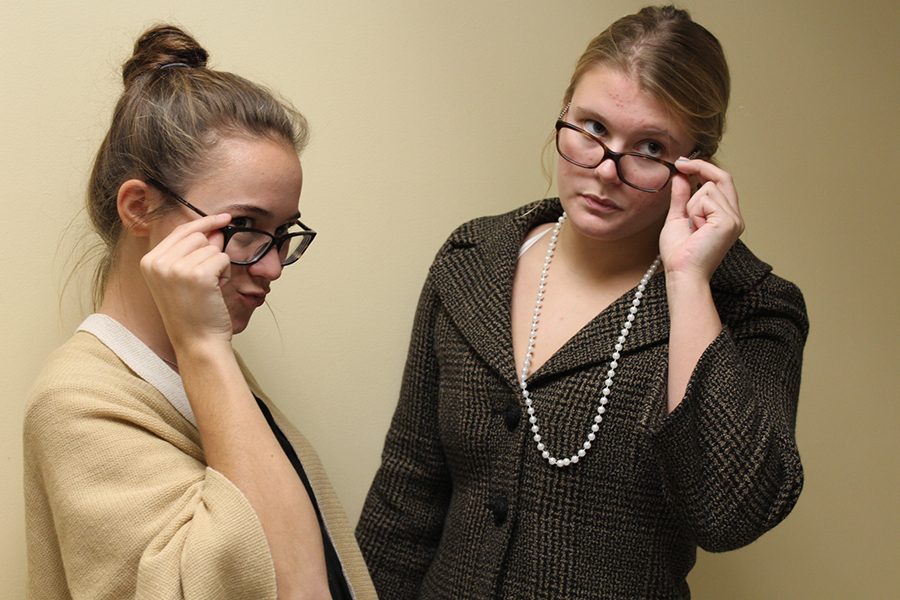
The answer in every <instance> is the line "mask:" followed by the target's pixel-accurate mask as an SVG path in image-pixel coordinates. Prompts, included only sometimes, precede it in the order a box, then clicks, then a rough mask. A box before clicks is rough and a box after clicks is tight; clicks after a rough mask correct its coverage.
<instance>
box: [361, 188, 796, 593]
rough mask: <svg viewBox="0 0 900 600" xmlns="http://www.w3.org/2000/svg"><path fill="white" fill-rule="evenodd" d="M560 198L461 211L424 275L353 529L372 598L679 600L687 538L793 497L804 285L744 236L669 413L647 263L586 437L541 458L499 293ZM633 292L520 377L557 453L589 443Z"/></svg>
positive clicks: (741, 531) (757, 518) (737, 538)
mask: <svg viewBox="0 0 900 600" xmlns="http://www.w3.org/2000/svg"><path fill="white" fill-rule="evenodd" d="M561 211H562V209H561V207H560V204H559V201H558V200H556V199H550V200H545V201H542V202H538V203H536V204H532V205H529V206H525V207H523V208H521V209H518V210H516V211H513V212H511V213H508V214H504V215H499V216H494V217H485V218H480V219H476V220H474V221H471V222H469V223H466V224H464V225H463V226H461V227H460V228H459V229H457V230H456V231H455V232H454V233H453V234H452V235H451V236H450V238H449V239H448V240H447V242H446V243H445V244H444V245H443V247H442V248H441V249H440V251H439V252H438V254H437V257H436V259H435V261H434V263H433V265H432V267H431V269H430V271H429V274H428V278H427V280H426V282H425V285H424V289H423V290H422V293H421V297H420V301H419V305H418V309H417V314H416V318H415V322H414V325H413V331H412V339H411V343H410V349H409V355H408V360H407V364H406V369H405V373H404V377H403V383H402V388H401V392H400V399H399V402H398V405H397V409H396V412H395V414H394V417H393V421H392V423H391V426H390V430H389V432H388V435H387V438H386V441H385V446H384V451H383V455H382V463H381V467H380V468H379V470H378V472H377V474H376V476H375V480H374V482H373V484H372V488H371V490H370V491H369V494H368V497H367V499H366V503H365V506H364V508H363V513H362V516H361V519H360V522H359V525H358V527H357V537H358V539H359V541H360V546H361V547H362V550H363V555H364V556H365V558H366V561H367V563H368V566H369V569H370V571H371V574H372V578H373V580H374V582H375V586H376V588H377V590H378V592H379V594H380V595H381V596H382V597H383V598H390V599H391V600H405V599H412V598H422V599H425V600H430V599H444V598H448V599H449V598H464V599H466V600H478V599H488V598H491V599H494V598H500V599H510V600H512V599H516V600H522V599H548V600H549V599H565V600H588V599H591V600H593V599H598V598H603V599H619V598H622V599H624V598H629V599H631V598H688V597H690V591H689V589H688V586H687V583H686V576H687V574H688V572H689V571H690V569H691V567H692V566H693V564H694V561H695V554H696V547H697V546H698V545H699V546H701V547H703V548H705V549H707V550H711V551H724V550H729V549H733V548H738V547H741V546H743V545H745V544H748V543H750V542H752V541H753V540H755V539H756V538H758V537H759V536H760V535H762V534H763V533H764V532H766V531H767V530H769V529H771V528H772V527H774V526H775V525H776V524H777V523H779V522H780V521H781V520H782V519H784V518H785V516H787V514H788V513H789V512H790V511H791V509H792V508H793V506H794V504H795V502H796V501H797V498H798V495H799V494H800V489H801V487H802V482H803V471H802V468H801V464H800V457H799V454H798V451H797V446H796V443H795V436H794V425H795V418H796V409H797V398H798V391H799V385H800V366H801V356H802V349H803V345H804V342H805V339H806V335H807V328H808V326H807V318H806V312H805V307H804V303H803V297H802V295H801V294H800V291H799V290H798V289H797V288H796V287H795V286H794V285H793V284H791V283H789V282H787V281H785V280H783V279H781V278H779V277H777V276H775V275H773V274H772V273H771V269H770V267H769V266H768V265H766V264H765V263H763V262H761V261H760V260H758V259H757V258H756V257H755V256H754V255H753V254H752V253H751V252H750V251H749V250H748V249H747V247H746V246H745V245H744V244H742V243H741V242H737V243H736V244H735V245H734V246H733V247H732V249H731V250H730V251H729V253H728V254H727V256H726V257H725V259H724V260H723V262H722V264H721V265H720V266H719V268H718V269H717V271H716V272H715V274H714V276H713V278H712V281H711V287H712V291H713V296H714V300H715V303H716V307H717V309H718V311H719V314H720V317H721V319H722V322H723V324H724V329H723V331H722V332H721V333H720V335H719V336H718V337H717V338H716V339H715V340H714V341H713V342H712V344H710V346H709V347H708V348H707V349H706V350H705V352H704V353H703V355H702V356H701V357H700V360H699V362H698V363H697V365H696V367H695V369H694V372H693V374H692V376H691V378H690V381H689V383H688V386H687V391H686V393H685V396H684V399H683V401H682V403H681V405H680V406H679V407H678V408H676V409H675V410H674V411H672V412H671V413H670V414H668V415H667V414H666V385H667V353H668V344H667V340H668V334H669V316H668V306H667V300H666V288H665V276H664V274H663V273H659V274H657V275H656V276H655V277H653V278H652V279H651V280H650V282H649V284H648V286H647V289H646V291H645V293H644V297H643V303H642V305H641V308H640V311H639V312H638V314H637V319H636V321H635V322H634V326H633V328H632V330H631V333H630V335H629V337H628V339H627V342H626V346H625V349H624V351H623V352H622V357H621V358H620V360H619V361H618V362H619V366H618V368H617V369H616V375H615V382H614V384H613V386H612V394H611V396H610V402H609V404H608V406H607V409H608V412H607V414H606V415H605V419H604V420H603V423H602V424H601V426H600V430H599V433H598V434H597V439H596V441H595V442H594V444H593V447H592V448H591V449H590V450H589V451H588V453H587V455H586V457H585V458H583V459H582V460H581V461H579V462H578V463H577V464H575V465H572V466H569V467H566V468H558V467H555V466H550V465H549V464H548V463H547V461H546V460H544V459H543V458H542V457H541V456H540V454H539V453H538V451H537V449H536V448H535V443H534V441H533V440H532V436H533V433H532V432H531V430H530V424H529V423H528V420H527V415H526V414H525V407H524V403H523V401H522V396H521V391H520V389H519V386H518V384H517V373H516V368H515V363H514V357H513V351H512V341H511V333H510V332H511V323H510V303H511V289H512V282H513V276H514V274H515V269H516V263H517V252H518V249H519V246H520V245H521V244H522V241H523V239H524V237H525V236H526V234H527V233H528V232H529V231H530V230H531V229H532V228H534V227H535V226H537V225H539V224H541V223H546V222H552V221H554V220H556V218H557V217H558V216H559V215H560V214H561ZM633 292H634V290H632V291H631V292H629V293H627V294H625V295H623V296H622V297H621V298H619V299H618V300H617V301H615V302H614V303H613V304H612V305H610V306H609V307H608V308H606V309H605V310H603V311H602V312H601V313H600V314H598V315H597V316H596V317H595V318H594V319H593V320H592V321H591V322H590V323H588V324H587V325H586V326H585V327H584V328H583V329H582V330H581V331H580V332H578V333H577V334H576V335H575V336H574V337H573V338H572V339H570V340H569V341H568V342H567V343H566V344H565V345H564V346H563V347H562V348H560V349H559V351H557V352H556V353H555V354H554V355H553V356H552V357H550V359H549V360H547V362H545V363H544V364H543V365H542V366H541V367H540V368H539V369H538V370H537V371H536V372H534V373H532V374H531V375H530V377H529V379H528V390H529V391H530V393H531V395H532V396H531V397H532V399H533V401H534V405H535V409H536V411H537V413H538V415H539V416H540V419H541V421H540V423H541V434H542V437H543V439H544V441H545V442H547V443H548V444H550V448H549V449H550V450H551V453H553V454H556V455H562V456H568V455H569V454H571V453H572V452H574V451H575V450H577V449H578V448H580V447H581V444H582V442H583V441H584V439H585V435H586V433H587V430H588V427H589V425H590V424H591V423H592V419H593V415H594V414H596V413H595V411H596V407H597V405H598V399H599V397H600V390H601V389H602V388H603V386H604V383H603V382H604V380H605V378H606V377H605V374H606V370H607V368H608V365H609V361H610V360H611V358H610V357H611V354H612V352H613V345H614V344H615V342H616V338H617V336H618V332H619V329H621V327H622V322H623V320H624V317H625V315H626V314H627V310H628V308H629V306H630V305H631V300H632V298H633ZM553 293H554V291H553V282H552V277H551V279H550V280H549V281H548V287H547V294H553Z"/></svg>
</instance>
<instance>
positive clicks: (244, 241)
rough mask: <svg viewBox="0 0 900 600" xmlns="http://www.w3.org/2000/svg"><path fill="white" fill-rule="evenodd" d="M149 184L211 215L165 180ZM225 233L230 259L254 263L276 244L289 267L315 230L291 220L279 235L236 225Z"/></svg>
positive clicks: (238, 262) (241, 262)
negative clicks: (174, 189)
mask: <svg viewBox="0 0 900 600" xmlns="http://www.w3.org/2000/svg"><path fill="white" fill-rule="evenodd" d="M147 183H148V184H150V185H152V186H153V187H155V188H156V189H158V190H160V191H161V192H163V193H165V194H167V195H168V196H171V197H172V198H174V199H175V200H177V201H178V202H179V203H180V204H182V205H184V206H186V207H187V208H189V209H191V210H192V211H194V212H195V213H197V214H198V215H200V216H201V217H207V216H209V215H207V214H206V213H205V212H203V211H202V210H200V209H199V208H197V207H196V206H194V205H193V204H191V203H190V202H188V201H187V200H185V199H184V198H183V197H181V196H179V195H178V194H176V193H175V192H174V191H172V190H171V189H170V188H169V187H168V186H166V185H165V184H164V183H162V182H160V181H158V180H156V179H153V178H150V177H148V178H147ZM222 235H224V236H225V240H224V242H223V245H222V251H223V252H224V253H225V254H227V255H228V258H229V259H231V264H233V265H243V266H247V265H252V264H253V263H256V262H259V261H260V260H262V257H264V256H265V255H266V254H268V253H269V250H271V249H272V247H273V246H274V247H275V249H276V250H277V251H278V258H279V260H280V261H281V266H283V267H286V266H288V265H291V264H294V263H295V262H297V261H298V260H299V259H300V257H301V256H303V253H304V252H306V249H307V248H309V245H310V244H312V241H313V240H314V239H315V237H316V232H315V231H313V230H312V229H310V228H309V227H307V226H306V225H304V224H303V223H301V222H300V221H299V220H297V221H293V222H292V223H290V224H289V225H288V226H287V230H286V231H285V232H284V233H281V234H279V235H272V234H271V233H269V232H268V231H262V230H261V229H253V228H252V227H237V226H235V225H226V226H225V227H223V228H222Z"/></svg>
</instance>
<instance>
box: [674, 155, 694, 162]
mask: <svg viewBox="0 0 900 600" xmlns="http://www.w3.org/2000/svg"><path fill="white" fill-rule="evenodd" d="M689 160H691V159H689V158H687V157H686V156H679V157H678V158H676V159H675V162H687V161H689Z"/></svg>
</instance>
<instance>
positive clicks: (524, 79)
mask: <svg viewBox="0 0 900 600" xmlns="http://www.w3.org/2000/svg"><path fill="white" fill-rule="evenodd" d="M82 4H83V5H82ZM133 4H134V5H133V6H129V5H126V4H125V3H122V2H106V1H103V2H101V1H94V2H89V3H75V2H56V3H53V2H24V1H23V2H19V1H10V0H4V1H3V2H2V4H0V56H2V60H0V85H2V90H3V91H2V94H0V127H2V128H0V164H2V169H3V170H2V173H3V176H2V178H0V197H2V203H3V208H4V210H5V216H6V217H7V219H6V220H5V223H6V229H5V230H4V232H3V236H4V239H5V245H4V247H5V248H6V251H7V253H8V254H7V256H6V257H4V263H3V267H4V271H5V273H6V274H5V276H4V277H3V282H2V285H0V313H2V314H3V315H4V325H3V331H4V333H3V336H4V343H3V344H2V347H0V352H2V357H0V380H2V381H4V382H5V386H6V390H7V393H6V395H5V401H4V402H2V403H0V428H2V429H0V461H2V464H3V477H2V480H0V515H2V516H3V517H4V518H3V519H2V522H0V538H2V539H3V540H4V543H3V544H0V596H2V597H4V598H6V597H10V598H13V597H21V595H22V590H23V586H24V569H25V558H24V534H23V523H22V511H23V508H22V489H21V488H22V486H21V471H22V464H21V447H20V446H21V433H20V432H21V417H22V409H23V405H24V401H25V396H26V391H27V389H28V387H29V385H30V382H31V380H32V379H33V377H34V376H35V374H36V372H37V370H38V368H39V366H40V364H41V362H42V359H43V357H44V356H45V355H46V354H47V353H48V352H49V351H50V350H51V349H52V348H53V347H54V346H56V345H57V344H59V343H60V342H61V341H62V340H63V339H65V338H66V337H67V336H68V335H69V332H70V331H71V330H72V328H73V327H74V326H75V325H76V324H77V322H78V321H79V320H80V318H81V316H82V315H83V314H84V308H83V307H81V306H79V303H78V299H77V297H76V296H77V295H76V294H68V295H66V296H65V297H64V299H63V302H62V304H61V305H60V304H59V301H58V300H59V294H60V290H61V284H62V282H63V280H64V278H65V275H66V273H67V270H68V269H69V264H68V258H69V257H70V255H71V254H72V252H73V250H72V248H73V244H74V243H75V242H76V241H77V239H78V236H79V235H80V234H81V233H82V232H83V231H84V221H83V215H81V214H79V212H78V211H79V209H80V203H81V198H82V190H83V188H84V185H85V181H86V178H87V172H88V169H89V164H90V160H91V158H92V154H93V152H94V150H95V149H96V147H97V145H98V143H99V140H100V138H101V136H102V135H103V132H104V129H105V127H106V125H107V123H108V119H109V113H110V107H111V105H112V103H113V102H114V100H115V98H116V96H117V95H118V93H119V91H120V87H119V81H118V77H119V70H118V68H119V65H120V64H121V62H122V61H123V60H124V59H125V58H126V57H127V56H128V54H129V51H130V46H131V43H132V42H133V40H134V38H135V36H136V35H137V34H138V33H139V32H140V31H141V30H142V29H143V28H144V27H145V26H147V25H149V24H151V23H153V22H156V21H158V20H174V21H175V22H177V23H180V24H182V25H184V26H186V27H187V28H189V29H190V30H191V31H193V32H194V33H195V35H196V36H197V37H198V38H199V40H200V41H201V43H203V44H204V45H205V46H206V47H207V49H209V50H210V52H211V54H212V61H213V64H214V65H215V66H218V67H222V68H225V69H229V70H234V71H236V72H238V73H241V74H243V75H245V76H248V77H250V78H251V79H254V80H258V81H262V82H265V83H267V84H269V85H271V86H272V87H274V88H275V89H277V90H279V91H280V92H281V93H282V94H283V95H285V96H286V97H288V98H290V99H292V100H293V101H294V102H295V103H296V105H297V106H298V107H299V108H300V109H301V110H303V112H304V113H305V114H306V115H307V117H308V118H309V120H310V121H311V123H312V126H313V132H314V137H313V142H312V145H311V147H310V148H309V150H308V152H307V154H306V156H305V158H304V167H305V171H306V182H305V188H304V193H303V200H302V208H303V213H304V217H306V218H308V222H309V223H310V224H311V225H312V226H314V227H315V228H316V229H318V230H319V231H320V237H319V239H318V241H317V242H316V244H315V246H314V247H313V249H312V250H311V251H310V253H309V254H308V255H307V257H306V258H304V260H303V262H302V263H301V264H300V265H299V266H297V267H293V268H292V269H291V271H289V272H288V273H287V274H286V275H285V277H284V278H283V280H282V281H280V282H279V283H278V285H277V287H276V288H275V289H276V290H277V291H276V293H275V294H273V296H274V298H273V299H272V300H271V308H272V312H273V313H274V318H273V316H272V315H271V314H269V313H268V312H267V311H261V312H260V314H259V315H258V316H257V317H256V320H255V322H254V325H253V326H252V327H251V328H250V331H249V332H248V333H246V334H244V335H243V336H241V338H240V339H239V341H238V346H239V348H240V349H241V350H242V351H243V353H244V354H245V357H246V358H247V359H248V361H249V362H250V364H251V365H253V367H254V368H255V370H256V372H257V376H258V378H259V379H260V380H261V381H263V382H264V383H266V384H267V388H268V391H269V392H270V394H271V395H272V396H273V397H275V398H277V399H279V400H280V404H281V406H282V407H283V408H284V410H285V412H287V413H288V414H289V415H290V416H291V417H292V419H293V420H294V422H295V423H297V424H298V425H299V426H301V428H302V429H304V430H305V431H306V432H307V434H308V436H309V437H310V438H311V439H312V440H313V442H314V443H315V444H316V446H317V447H318V449H319V450H320V452H321V454H322V457H323V460H324V462H325V464H326V466H327V467H328V469H329V471H330V473H331V475H332V477H333V479H334V483H335V486H336V488H337V490H338V492H339V494H340V495H341V497H342V498H343V499H344V501H345V503H346V506H347V509H348V512H349V513H350V516H351V518H352V519H355V518H356V517H357V515H358V513H359V510H360V507H361V504H362V500H363V496H364V494H365V492H366V489H367V487H368V484H369V482H370V480H371V477H372V475H373V473H374V470H375V468H376V466H377V464H378V457H379V453H380V450H381V444H382V440H383V436H384V433H385V431H386V429H387V426H388V422H389V419H390V415H391V413H392V409H393V405H394V403H395V401H396V395H397V390H398V386H399V378H400V373H401V368H402V365H403V361H404V357H405V349H406V343H407V339H408V335H409V330H410V324H411V318H412V313H413V308H414V304H415V301H416V298H417V295H418V290H419V286H420V285H421V282H422V279H423V277H424V275H425V272H426V269H427V267H428V264H429V262H430V260H431V257H432V256H433V254H434V252H435V250H436V249H437V247H438V246H439V244H440V243H441V242H442V240H443V238H444V237H445V236H446V234H447V233H448V232H449V231H450V230H451V229H452V228H453V227H454V226H455V225H457V224H458V223H459V222H461V221H463V220H465V219H467V218H470V217H474V216H477V215H481V214H487V213H496V212H500V211H505V210H507V209H510V208H512V207H515V206H517V205H519V204H521V203H524V202H526V201H529V200H532V199H536V198H539V197H541V196H542V195H543V194H544V192H545V189H546V183H545V181H544V179H543V176H542V175H541V171H540V167H539V160H540V158H539V157H540V152H541V147H542V144H543V141H544V140H545V138H546V135H547V133H548V132H549V130H550V128H551V126H552V123H553V120H554V118H555V115H556V112H557V111H558V109H559V99H560V96H561V94H562V91H563V88H564V86H565V83H566V80H567V77H568V75H569V72H570V70H571V67H572V65H573V63H574V61H575V59H576V58H577V56H578V54H579V53H580V51H581V50H582V49H583V47H584V45H585V44H586V43H587V41H588V39H589V38H590V37H591V36H592V35H593V34H595V33H597V32H598V31H599V30H600V29H601V28H602V27H603V26H604V25H605V24H606V23H608V22H609V21H610V20H611V19H612V18H614V17H617V16H619V15H621V14H624V13H626V12H631V11H632V10H634V9H636V8H637V7H639V6H640V4H641V3H636V2H624V1H610V0H606V1H604V2H599V1H586V0H584V1H569V2H546V1H543V0H527V1H523V0H518V1H507V2H500V1H496V2H490V1H488V2H485V1H475V0H464V1H462V2H451V3H448V2H445V1H443V0H442V1H437V0H429V1H420V2H416V1H414V0H409V1H408V2H402V1H400V0H385V1H381V2H364V1H362V0H359V1H353V2H351V1H339V2H324V1H323V2H311V1H308V0H281V1H273V2H247V1H246V0H240V1H237V0H228V1H219V2H214V3H213V2H210V3H206V2H173V1H157V2H155V3H140V4H138V3H133ZM686 4H687V6H688V7H689V8H691V9H692V10H693V12H694V15H695V16H696V17H697V18H698V20H700V21H701V22H703V23H705V24H706V25H707V26H708V27H709V28H710V29H711V30H712V31H713V32H715V33H716V34H717V35H718V36H719V37H720V39H721V40H722V41H723V43H724V45H725V48H726V51H727V54H728V56H729V59H730V62H731V65H732V69H733V79H734V93H733V99H732V110H731V113H730V122H729V130H728V134H727V137H726V140H725V144H724V147H723V151H722V155H721V160H722V161H723V163H724V164H725V166H726V167H728V168H729V169H731V171H732V173H733V174H734V176H735V179H736V181H737V182H738V185H739V190H740V193H741V200H742V203H743V208H744V211H745V213H746V217H747V222H748V229H747V232H746V234H745V236H744V239H745V240H746V241H747V242H748V243H750V244H751V246H752V247H753V248H754V249H755V250H756V252H757V253H758V254H759V255H760V256H761V257H762V258H764V259H765V260H767V261H769V262H771V263H773V264H774V265H775V266H776V270H777V271H778V272H779V273H780V274H781V275H783V276H785V277H787V278H789V279H792V280H794V281H795V282H797V283H798V284H799V285H800V286H801V288H802V289H803V290H804V292H805V294H806V298H807V302H808V305H809V312H810V317H811V321H812V331H811V334H810V339H809V345H808V347H807V354H806V369H805V374H804V382H803V389H802V398H801V406H800V415H799V424H798V438H799V443H800V449H801V452H802V456H803V459H804V464H805V466H806V473H807V483H806V489H805V491H804V493H803V496H802V497H801V499H800V502H799V504H798V506H797V508H796V510H795V511H794V514H792V515H791V516H790V517H789V518H788V520H787V521H786V522H785V523H784V524H783V525H782V526H781V527H779V528H778V529H777V530H775V531H774V532H772V533H770V534H768V535H766V536H764V537H763V539H761V540H760V541H759V542H757V543H755V544H753V545H752V546H750V547H749V548H746V549H744V550H740V551H737V552H733V553H730V554H726V555H717V556H710V555H706V554H702V553H701V556H700V557H699V564H698V567H697V568H696V569H695V571H694V573H693V574H692V575H691V584H692V586H693V589H694V590H695V595H696V596H697V597H698V598H729V599H741V598H748V599H749V598H753V599H756V598H800V599H806V598H810V599H813V598H815V599H819V598H883V597H888V596H892V595H893V594H895V593H896V591H897V589H900V576H898V574H897V573H898V571H897V569H896V564H897V563H898V561H900V550H898V536H897V532H898V531H900V522H898V510H897V506H898V499H900V493H898V492H900V489H898V481H900V480H898V477H897V474H898V473H900V459H898V457H900V453H898V444H897V441H896V440H897V433H896V431H897V425H898V416H900V408H898V405H900V404H898V397H900V394H898V386H897V383H896V373H897V368H896V361H897V359H898V357H900V352H898V339H900V327H898V319H897V314H898V311H897V308H896V307H897V300H896V297H894V296H892V294H893V293H896V292H897V291H898V285H897V265H898V260H897V259H898V245H897V242H896V239H897V238H896V234H895V233H892V232H893V231H894V230H895V227H896V223H897V222H898V217H900V211H898V202H897V200H896V196H897V193H896V191H895V190H896V189H897V186H898V185H900V181H898V176H897V170H898V164H900V156H898V139H900V131H898V117H897V102H898V98H900V85H898V77H897V70H896V63H897V60H898V58H900V45H898V36H897V31H898V28H900V13H898V8H897V7H898V4H897V3H896V2H895V1H894V0H877V1H872V2H865V3H862V4H860V3H852V4H851V3H845V2H837V1H836V0H824V1H822V0H820V1H816V2H812V1H809V0H804V1H801V2H783V1H782V0H761V1H758V2H734V3H731V2H722V1H720V0H693V1H690V2H687V3H686ZM863 4H864V6H863ZM151 5H152V6H153V8H149V6H151ZM73 219H74V222H73ZM70 223H72V226H71V227H70ZM276 319H277V320H276Z"/></svg>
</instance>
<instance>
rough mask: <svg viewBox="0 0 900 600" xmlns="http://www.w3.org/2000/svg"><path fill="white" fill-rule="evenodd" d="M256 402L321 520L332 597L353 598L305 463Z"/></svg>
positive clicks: (266, 412) (259, 401)
mask: <svg viewBox="0 0 900 600" xmlns="http://www.w3.org/2000/svg"><path fill="white" fill-rule="evenodd" d="M254 397H255V396H254ZM256 403H257V404H259V409H260V410H261V411H262V414H263V416H264V417H265V418H266V422H267V423H268V424H269V427H271V428H272V433H274V434H275V439H277V440H278V443H279V444H281V449H282V450H284V453H285V454H286V455H287V457H288V459H289V460H290V461H291V464H292V465H293V466H294V470H295V471H297V475H298V476H299V477H300V481H302V482H303V487H305V488H306V493H307V495H308V496H309V501H310V502H312V505H313V508H314V509H315V510H316V518H317V519H318V520H319V529H320V530H321V531H322V546H323V547H324V549H325V567H326V569H327V570H328V589H329V591H330V592H331V597H332V598H333V599H334V600H351V598H352V596H351V595H350V587H349V586H348V585H347V578H346V577H344V571H343V569H342V568H341V561H340V559H339V558H338V555H337V552H336V551H335V549H334V546H333V545H332V543H331V538H330V537H329V536H328V531H327V530H326V529H325V522H324V521H323V520H322V512H321V511H320V510H319V504H318V503H317V502H316V495H315V494H314V493H313V489H312V486H311V485H310V484H309V479H308V478H307V477H306V472H305V471H304V470H303V465H302V464H300V459H299V458H298V457H297V453H296V452H294V447H293V446H291V443H290V442H289V441H288V439H287V438H286V437H285V435H284V433H282V432H281V429H280V428H279V427H278V424H277V423H275V419H273V418H272V413H271V412H269V409H268V407H267V406H266V405H265V403H263V401H262V400H260V399H259V398H256Z"/></svg>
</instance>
